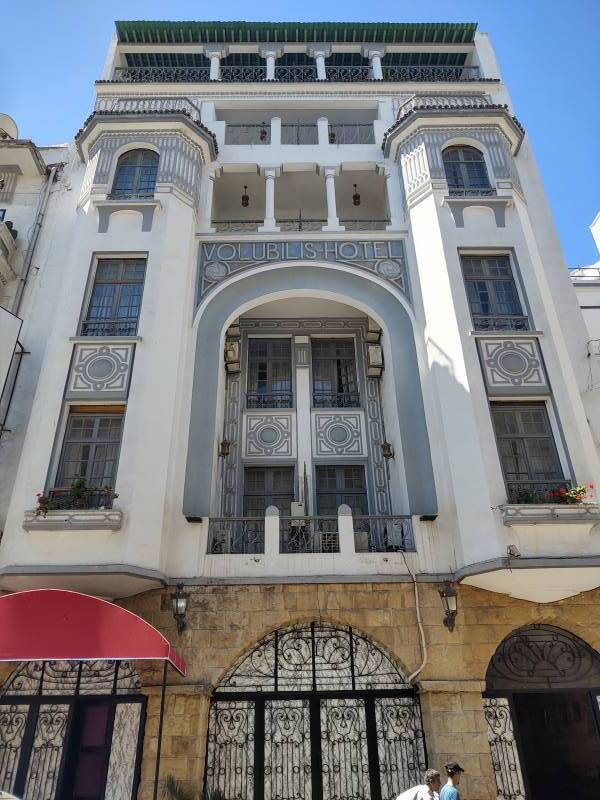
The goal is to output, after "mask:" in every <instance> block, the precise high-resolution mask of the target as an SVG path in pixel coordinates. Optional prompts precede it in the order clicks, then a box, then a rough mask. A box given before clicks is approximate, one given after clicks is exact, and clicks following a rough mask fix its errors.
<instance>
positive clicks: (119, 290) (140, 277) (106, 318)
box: [81, 258, 146, 336]
mask: <svg viewBox="0 0 600 800" xmlns="http://www.w3.org/2000/svg"><path fill="white" fill-rule="evenodd" d="M145 272H146V262H145V261H144V260H143V259H135V258H132V259H102V260H101V261H99V262H98V266H97V268H96V274H95V277H94V286H93V288H92V292H91V296H90V302H89V306H88V310H87V315H86V319H85V321H84V323H83V325H82V330H81V333H82V334H84V335H86V336H109V335H111V334H115V335H119V336H133V335H135V333H136V332H137V320H138V319H139V314H140V306H141V302H142V291H143V285H144V276H145ZM124 320H125V321H124Z"/></svg>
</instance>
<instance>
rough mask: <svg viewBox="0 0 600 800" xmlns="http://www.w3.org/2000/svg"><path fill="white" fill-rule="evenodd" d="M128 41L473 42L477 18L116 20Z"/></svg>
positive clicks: (121, 38) (170, 42)
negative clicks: (474, 20)
mask: <svg viewBox="0 0 600 800" xmlns="http://www.w3.org/2000/svg"><path fill="white" fill-rule="evenodd" d="M116 28H117V34H118V37H119V41H120V42H123V43H125V44H198V43H201V44H215V43H220V44H221V43H222V44H227V43H229V44H244V43H249V42H255V43H261V42H281V43H283V42H289V43H305V42H332V43H338V44H362V43H363V42H364V43H369V42H370V43H373V42H376V43H378V44H470V43H472V42H473V37H474V36H475V31H476V29H477V23H473V22H169V21H166V22H150V21H147V20H141V21H131V22H117V23H116Z"/></svg>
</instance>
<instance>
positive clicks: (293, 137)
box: [281, 123, 319, 144]
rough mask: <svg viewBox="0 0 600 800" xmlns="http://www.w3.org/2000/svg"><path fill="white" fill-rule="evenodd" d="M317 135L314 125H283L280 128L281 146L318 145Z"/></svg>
mask: <svg viewBox="0 0 600 800" xmlns="http://www.w3.org/2000/svg"><path fill="white" fill-rule="evenodd" d="M318 143H319V135H318V130H317V126H316V125H302V124H300V123H291V124H288V123H284V124H283V125H282V126H281V144H318Z"/></svg>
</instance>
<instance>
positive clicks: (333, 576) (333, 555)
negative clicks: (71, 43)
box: [0, 22, 600, 800]
mask: <svg viewBox="0 0 600 800" xmlns="http://www.w3.org/2000/svg"><path fill="white" fill-rule="evenodd" d="M13 138H14V136H13ZM8 144H9V146H8V148H7V150H8V152H9V158H8V161H3V162H2V164H3V165H5V167H8V168H9V172H10V174H12V175H15V174H17V170H15V169H14V167H15V165H16V163H17V162H16V155H15V156H14V158H13V161H11V160H10V155H11V153H10V151H11V150H12V149H13V145H12V144H11V143H10V142H9V143H8ZM32 148H33V146H32ZM4 149H5V148H4V147H3V144H2V142H0V154H3V153H4ZM30 149H31V148H30ZM34 151H35V152H38V151H36V150H35V148H33V149H31V152H32V153H33V152H34ZM61 153H62V155H61V157H60V158H55V157H54V156H52V157H51V158H49V157H48V158H47V157H45V156H44V157H43V158H42V159H41V162H40V163H39V164H38V173H37V175H36V177H35V179H34V178H33V177H32V178H31V181H32V182H33V181H34V180H35V191H36V192H38V193H39V191H40V189H42V190H43V188H44V186H46V184H45V183H44V181H46V180H47V181H48V183H51V185H50V200H49V204H48V215H49V218H48V219H47V220H46V221H45V222H44V224H43V226H42V229H41V234H40V237H39V242H38V243H37V247H36V250H35V257H34V259H33V266H32V270H31V271H30V273H29V276H28V280H27V284H26V288H25V294H24V298H25V299H24V301H23V303H22V304H21V306H20V308H19V309H18V315H19V316H21V317H22V318H23V319H24V325H23V329H22V331H21V333H20V334H19V341H20V342H21V344H22V346H23V347H24V348H25V350H26V351H27V352H28V353H30V355H28V356H27V357H23V359H22V364H21V370H20V374H19V379H18V380H17V381H16V384H15V387H14V391H11V404H10V409H9V411H8V414H7V416H6V420H5V422H4V427H5V428H7V429H8V432H7V433H5V434H4V436H3V438H2V441H0V458H2V460H3V474H4V475H5V476H7V481H6V483H5V486H7V487H8V492H6V491H5V490H3V491H5V494H10V499H9V500H8V501H7V502H6V503H5V504H4V507H2V506H0V511H1V513H2V517H3V518H5V520H6V521H5V525H4V533H3V538H2V543H1V546H0V587H1V588H3V589H4V590H8V591H15V590H23V589H30V588H63V589H64V588H68V589H72V590H75V591H80V592H87V593H89V594H92V595H96V596H98V597H106V598H110V599H118V601H119V604H120V605H123V606H124V607H125V608H127V609H129V610H130V611H132V612H134V613H135V614H138V615H140V616H141V617H143V618H144V619H145V620H147V621H148V622H150V623H151V624H152V625H154V626H156V627H157V628H158V629H159V630H160V631H162V632H163V633H164V635H165V636H166V637H168V638H169V639H170V640H171V641H172V642H173V643H174V644H175V645H176V646H177V647H178V648H179V650H180V651H181V652H182V653H183V655H184V656H185V659H186V661H187V663H188V665H189V671H188V675H187V677H186V678H185V679H181V680H179V679H178V680H173V681H170V682H169V688H168V696H167V706H166V716H165V723H164V729H163V730H162V761H161V773H160V774H161V776H166V775H167V774H172V775H174V776H175V777H176V778H179V779H181V780H184V781H186V782H187V785H188V786H189V787H190V788H193V789H195V790H198V791H199V790H200V789H201V787H202V785H203V781H204V785H205V787H206V788H207V789H220V790H221V791H222V793H223V796H224V797H225V798H226V799H227V800H233V799H234V798H236V799H237V798H239V800H242V798H244V800H254V799H256V800H262V799H263V798H265V800H271V799H274V798H281V799H282V800H287V799H288V798H289V799H290V800H291V799H292V798H294V800H321V799H322V798H323V800H333V799H334V798H349V797H352V798H356V800H392V798H394V797H395V796H396V795H397V794H398V793H399V792H400V791H402V790H403V789H405V788H407V787H408V786H410V785H412V784H415V783H417V782H419V779H420V774H421V773H422V771H423V770H424V768H425V766H426V765H427V764H429V765H432V766H435V767H438V768H440V767H441V766H442V765H443V764H444V763H445V762H446V761H448V760H455V759H456V760H459V761H460V763H461V764H462V765H463V766H464V767H465V769H466V775H465V778H464V781H465V794H466V796H467V797H469V798H470V799H471V800H475V799H478V800H491V798H495V797H506V798H511V800H520V799H521V798H524V797H527V798H530V800H533V799H534V798H538V797H541V796H546V795H549V794H551V793H552V794H558V795H561V796H574V795H575V794H577V796H578V797H583V798H592V797H595V796H596V795H597V785H598V780H599V778H600V774H599V768H598V765H599V764H600V728H599V722H600V716H599V715H600V707H599V700H598V697H599V695H600V691H599V689H598V687H600V655H599V653H598V650H600V611H599V603H600V588H599V587H600V537H599V535H598V533H597V524H598V522H600V507H598V506H597V505H596V504H595V503H594V502H591V503H588V504H586V505H577V504H575V505H569V504H564V503H563V502H562V501H563V499H564V493H565V492H566V491H568V489H569V488H570V487H571V486H574V485H579V484H584V485H587V484H594V483H597V482H598V480H600V464H599V461H598V453H597V451H596V447H595V443H594V439H593V437H592V435H591V434H590V427H589V425H588V417H590V416H593V414H594V413H595V404H594V403H593V402H591V401H589V396H588V395H587V394H586V386H587V380H588V368H589V360H588V358H587V349H586V348H587V341H588V339H589V336H588V335H587V334H586V330H585V325H584V322H583V319H582V316H581V313H580V311H579V308H578V304H577V298H576V296H575V293H574V292H573V291H572V290H571V286H570V281H569V276H568V273H567V271H566V269H565V265H564V263H563V261H562V257H561V250H560V245H559V242H558V238H557V235H556V232H555V229H554V225H553V222H552V219H551V215H550V212H549V210H548V207H547V204H546V201H545V197H544V191H543V188H542V185H541V182H540V178H539V175H538V172H537V169H536V167H535V163H534V159H533V155H532V152H531V147H530V144H529V141H528V138H527V135H526V133H525V131H524V130H523V128H522V126H521V124H520V123H519V121H518V120H517V118H516V117H515V116H514V110H513V108H512V105H511V101H510V97H509V95H508V91H507V88H506V87H505V85H504V84H503V82H502V80H501V78H500V74H499V71H498V67H497V64H496V61H495V57H494V54H493V51H492V48H491V46H490V43H489V41H488V39H487V36H486V35H485V34H480V33H476V26H475V25H470V24H425V25H420V24H396V23H393V24H392V23H381V24H363V23H246V22H236V23H215V22H120V23H117V35H116V37H115V39H114V41H113V43H112V44H111V47H110V49H109V55H108V59H107V63H106V68H105V70H104V73H103V75H102V79H101V80H100V81H98V82H97V84H96V104H95V109H94V111H93V113H92V114H91V115H90V116H89V117H88V118H87V119H86V120H85V122H84V123H83V126H82V128H81V130H80V131H79V132H78V133H77V135H76V137H75V147H72V146H69V147H65V148H64V151H63V150H61ZM57 161H61V162H63V163H64V167H63V168H62V171H61V173H60V174H61V177H60V179H59V181H58V182H57V181H56V176H57V174H58V173H53V174H52V181H50V178H49V177H48V178H46V177H45V166H44V164H48V163H53V164H54V163H56V162H57ZM3 168H4V167H3ZM22 179H23V180H24V179H25V178H24V177H23V178H22V177H21V175H20V174H19V177H18V180H17V183H16V189H15V192H16V194H15V197H17V196H18V190H19V186H20V183H21V180H22ZM3 204H4V205H5V206H6V215H7V219H13V218H14V219H15V221H16V218H17V207H16V206H15V208H14V214H13V205H12V201H11V198H10V197H9V198H6V199H4V200H3ZM30 213H31V214H33V213H34V212H33V208H32V209H31V212H30ZM50 217H51V220H52V221H51V222H50ZM31 219H33V216H32V217H31ZM15 227H19V231H20V233H19V236H21V235H22V233H21V231H24V230H26V229H28V228H29V225H28V223H25V225H23V224H21V222H20V221H19V225H18V226H17V225H15ZM0 233H1V232H0ZM18 241H19V239H18V238H17V242H18ZM9 244H10V243H9ZM19 270H20V268H16V269H15V268H13V271H14V273H15V278H14V280H13V281H12V283H11V282H7V284H6V286H5V287H4V289H3V292H4V295H5V298H8V301H9V310H14V309H11V308H10V302H12V298H14V297H15V293H16V292H18V291H20V290H19V289H18V288H17V287H18V278H19V277H23V275H21V274H20V271H19ZM26 277H27V276H26ZM15 308H16V307H15ZM582 398H583V399H582ZM30 408H31V413H30V415H29V410H30ZM13 419H14V422H13ZM27 419H28V422H27ZM592 422H593V420H592ZM37 493H43V496H42V497H41V499H39V500H38V511H39V512H41V513H37V514H36V494H37ZM4 496H5V495H3V496H2V497H3V498H4ZM588 499H589V497H588ZM180 582H183V583H184V584H185V591H186V592H187V593H188V594H189V598H188V606H187V626H186V627H185V629H184V630H183V631H182V632H181V633H178V630H177V626H176V624H175V620H174V618H173V615H172V613H171V601H170V598H169V594H170V593H171V592H172V591H173V587H174V586H175V585H176V584H177V583H180ZM440 590H442V592H443V594H444V597H441V596H440ZM455 592H456V594H455ZM442 601H444V603H445V604H446V606H447V608H446V610H444V607H443V604H442ZM455 602H456V603H457V614H456V615H454V613H453V611H454V609H453V604H454V603H455ZM454 616H456V619H454ZM454 622H455V623H456V624H455V626H454ZM41 658H43V656H41ZM13 666H14V665H13ZM7 674H8V673H7ZM159 680H160V679H159V678H158V677H157V674H156V672H155V671H154V670H153V669H152V668H151V667H150V666H148V665H147V664H146V663H140V664H138V665H137V668H136V669H134V668H133V666H132V665H131V664H128V665H127V666H125V665H121V666H120V668H118V669H113V667H111V666H110V665H107V664H94V665H93V666H92V667H89V666H87V667H85V669H84V668H83V667H82V666H81V665H77V664H69V663H67V662H47V663H37V664H23V665H21V666H20V667H17V670H16V672H15V673H13V675H12V676H11V677H7V682H6V684H5V685H4V688H3V694H4V698H5V699H4V703H5V705H4V706H2V714H3V715H4V716H3V720H4V721H3V722H2V723H0V785H1V786H2V787H3V788H5V789H9V790H13V791H15V792H16V793H20V794H23V795H24V796H25V797H26V798H27V800H38V798H40V797H42V796H43V797H45V798H49V800H50V799H52V800H53V799H54V798H57V800H58V798H59V797H60V798H83V797H84V796H85V797H86V798H88V800H91V798H94V799H96V798H102V797H106V798H111V800H126V798H127V800H128V799H129V798H133V797H136V796H137V797H139V798H143V799H144V800H146V798H150V797H152V793H153V779H154V758H155V755H156V750H157V737H158V730H159V726H158V713H159V702H158V700H159V694H158V693H157V691H156V688H157V683H158V682H159ZM107 696H109V697H110V699H107ZM57 697H58V698H59V699H58V700H57ZM103 698H104V699H103ZM146 698H148V702H147V704H146ZM146 705H147V708H146ZM146 711H147V713H146ZM11 726H12V727H11ZM9 730H10V731H13V730H14V731H16V733H15V734H14V736H12V735H11V736H9V735H8V733H7V732H8V731H9ZM22 731H26V734H24V733H22ZM84 779H85V780H84ZM138 782H139V791H138ZM105 786H106V787H107V788H105Z"/></svg>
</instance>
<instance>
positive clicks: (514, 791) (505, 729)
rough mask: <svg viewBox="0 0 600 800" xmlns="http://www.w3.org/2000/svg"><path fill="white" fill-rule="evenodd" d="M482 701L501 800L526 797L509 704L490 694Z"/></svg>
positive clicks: (503, 698) (499, 799)
mask: <svg viewBox="0 0 600 800" xmlns="http://www.w3.org/2000/svg"><path fill="white" fill-rule="evenodd" d="M483 703H484V708H483V713H484V716H485V721H486V722H487V734H488V741H489V743H490V751H491V755H492V767H493V770H494V777H495V779H496V788H497V790H498V800H525V787H524V784H523V775H522V772H521V763H520V761H519V753H518V751H517V744H516V742H515V736H514V733H513V723H512V717H511V713H510V703H509V701H508V700H507V698H505V697H491V698H490V697H488V698H485V699H484V701H483Z"/></svg>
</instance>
